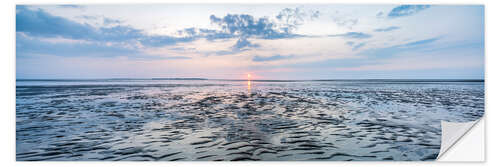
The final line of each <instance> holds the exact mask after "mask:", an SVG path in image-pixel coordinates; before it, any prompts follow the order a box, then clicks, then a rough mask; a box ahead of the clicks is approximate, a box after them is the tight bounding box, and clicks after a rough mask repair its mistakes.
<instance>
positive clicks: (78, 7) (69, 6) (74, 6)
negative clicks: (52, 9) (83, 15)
mask: <svg viewBox="0 0 500 167" xmlns="http://www.w3.org/2000/svg"><path fill="white" fill-rule="evenodd" d="M57 7H60V8H76V9H82V8H84V7H83V6H80V5H70V4H67V5H57Z"/></svg>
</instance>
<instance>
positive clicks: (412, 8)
mask: <svg viewBox="0 0 500 167" xmlns="http://www.w3.org/2000/svg"><path fill="white" fill-rule="evenodd" d="M430 7H431V5H400V6H397V7H395V8H393V9H392V10H391V12H389V14H388V15H387V17H389V18H397V17H403V16H411V15H413V14H416V13H418V12H420V11H422V10H424V9H427V8H430Z"/></svg>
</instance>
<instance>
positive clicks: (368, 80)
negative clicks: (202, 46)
mask: <svg viewBox="0 0 500 167" xmlns="http://www.w3.org/2000/svg"><path fill="white" fill-rule="evenodd" d="M138 80H159V81H161V80H167V81H168V80H174V81H203V80H209V81H248V80H246V79H208V78H108V79H16V82H92V81H138ZM250 81H252V82H335V81H338V82H359V81H363V82H484V79H309V80H262V79H260V80H250Z"/></svg>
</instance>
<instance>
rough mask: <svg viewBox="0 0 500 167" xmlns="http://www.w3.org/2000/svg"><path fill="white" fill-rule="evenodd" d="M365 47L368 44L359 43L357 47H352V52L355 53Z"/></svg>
mask: <svg viewBox="0 0 500 167" xmlns="http://www.w3.org/2000/svg"><path fill="white" fill-rule="evenodd" d="M365 45H366V42H363V43H359V44H357V45H354V46H353V47H352V50H353V51H355V50H358V49H359V48H361V47H363V46H365Z"/></svg>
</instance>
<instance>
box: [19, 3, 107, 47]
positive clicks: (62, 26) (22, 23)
mask: <svg viewBox="0 0 500 167" xmlns="http://www.w3.org/2000/svg"><path fill="white" fill-rule="evenodd" d="M16 31H17V32H25V33H26V34H28V35H33V36H42V37H56V36H62V37H66V38H72V39H85V38H89V36H91V37H97V36H96V33H97V32H96V30H95V29H94V28H93V27H91V26H90V25H84V24H79V23H76V22H73V21H70V20H68V19H65V18H62V17H57V16H52V15H50V14H49V13H47V12H45V11H43V10H41V9H38V10H30V9H28V8H26V7H25V6H22V5H18V6H17V7H16Z"/></svg>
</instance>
